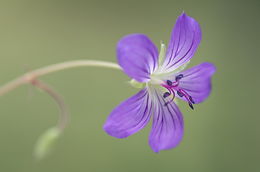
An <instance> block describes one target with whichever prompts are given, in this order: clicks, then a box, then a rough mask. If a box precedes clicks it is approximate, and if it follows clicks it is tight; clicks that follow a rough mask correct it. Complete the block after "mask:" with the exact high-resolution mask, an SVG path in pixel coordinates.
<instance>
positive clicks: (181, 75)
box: [175, 74, 183, 81]
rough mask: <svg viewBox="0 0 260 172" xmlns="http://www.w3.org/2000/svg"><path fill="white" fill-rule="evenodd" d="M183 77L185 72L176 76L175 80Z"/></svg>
mask: <svg viewBox="0 0 260 172" xmlns="http://www.w3.org/2000/svg"><path fill="white" fill-rule="evenodd" d="M181 78H183V74H179V75H177V76H176V77H175V81H179V80H180V79H181Z"/></svg>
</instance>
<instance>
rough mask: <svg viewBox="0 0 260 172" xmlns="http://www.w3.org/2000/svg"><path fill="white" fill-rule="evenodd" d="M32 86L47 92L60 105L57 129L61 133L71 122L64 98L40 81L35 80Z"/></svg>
mask: <svg viewBox="0 0 260 172" xmlns="http://www.w3.org/2000/svg"><path fill="white" fill-rule="evenodd" d="M31 84H32V85H34V86H35V87H37V88H39V89H41V90H43V91H45V92H46V93H47V94H49V95H50V96H51V97H52V98H53V100H54V101H55V102H56V103H57V104H58V106H59V109H60V116H59V120H58V124H57V128H58V129H59V130H60V131H63V130H64V128H65V127H66V125H67V123H68V120H69V111H68V108H67V106H66V104H65V103H64V101H63V99H62V97H61V96H60V95H59V94H58V93H56V92H55V91H54V90H53V89H52V88H51V87H50V86H49V85H47V84H45V83H43V82H42V81H40V80H37V79H35V80H33V81H32V82H31Z"/></svg>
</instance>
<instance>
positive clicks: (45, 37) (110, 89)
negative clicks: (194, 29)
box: [0, 0, 260, 172]
mask: <svg viewBox="0 0 260 172" xmlns="http://www.w3.org/2000/svg"><path fill="white" fill-rule="evenodd" d="M183 10H184V11H185V12H186V13H187V14H188V15H190V16H192V17H194V18H195V19H196V20H197V21H198V22H199V23H200V25H201V28H202V34H203V39H202V42H201V45H200V47H199V49H198V51H197V53H196V55H195V57H194V59H192V62H191V63H190V65H189V67H190V66H193V65H196V64H199V63H201V62H204V61H209V62H212V63H214V64H215V65H216V66H217V73H216V74H215V75H214V77H213V91H212V94H211V96H210V97H209V98H208V100H207V101H206V102H204V103H202V104H200V105H197V106H196V107H195V110H194V111H191V110H190V108H188V107H187V104H186V103H183V102H182V103H180V108H181V110H182V112H183V114H184V117H185V125H186V127H185V136H184V139H183V141H182V143H181V144H180V145H179V146H178V147H177V148H176V149H173V150H170V151H162V152H161V153H159V154H155V153H154V152H152V151H151V149H150V148H149V146H148V134H149V129H150V126H148V127H147V128H145V129H144V130H142V131H141V132H139V133H137V134H135V135H133V136H131V137H129V138H127V139H123V140H119V139H115V138H113V137H110V136H108V135H107V134H106V133H105V132H104V131H103V129H102V126H103V123H104V122H105V120H106V118H107V116H108V115H109V113H110V112H111V110H112V109H113V108H114V107H115V106H117V105H118V104H119V103H120V102H121V101H123V100H124V99H126V98H127V97H129V96H131V95H132V94H134V93H135V92H136V91H137V90H135V89H134V88H131V87H130V86H129V85H128V84H127V81H128V80H129V78H128V77H127V76H126V75H125V74H124V73H122V72H120V71H115V70H112V69H100V68H77V69H70V70H66V71H62V72H57V73H53V74H51V75H48V76H44V77H42V79H43V80H44V81H46V82H47V83H49V84H51V85H52V86H53V87H54V88H55V89H56V90H57V91H58V92H59V93H60V94H62V95H63V97H64V99H65V101H66V103H67V104H68V105H69V107H70V112H71V122H70V125H69V127H68V128H67V129H66V131H65V133H64V135H63V136H62V137H61V138H60V139H59V140H58V142H57V144H56V146H55V149H54V150H53V152H52V154H51V155H50V156H49V157H48V158H47V159H45V160H43V161H41V162H37V161H35V159H34V158H33V156H32V150H33V147H34V144H35V142H36V140H37V138H38V136H39V135H41V134H42V133H43V132H44V131H45V130H46V129H47V128H49V127H51V126H53V125H55V123H56V120H57V114H58V110H57V107H56V104H55V103H54V102H53V101H52V99H51V98H50V97H49V96H48V95H46V94H45V93H42V92H40V91H38V90H36V89H34V88H32V87H30V86H22V87H20V88H18V89H16V90H14V91H12V92H10V93H9V94H6V95H4V96H2V97H0V101H1V102H0V114H1V115H0V139H1V142H0V171H1V172H60V171H62V172H71V171H77V172H83V171H84V172H86V171H91V172H103V171H104V172H132V171H148V172H153V171H162V172H170V171H176V172H177V171H178V172H202V171H203V172H209V171H212V172H219V171H229V172H230V171H236V172H238V171H239V172H240V171H241V172H244V171H250V172H255V171H259V170H260V165H259V160H260V135H259V130H260V125H259V123H260V114H259V108H258V107H259V105H258V103H259V96H260V95H259V90H258V88H259V86H260V82H259V69H258V67H259V62H260V60H259V55H260V53H259V48H260V47H259V40H260V36H259V35H260V34H259V30H260V22H259V10H260V1H258V0H255V1H249V0H248V1H227V0H226V1H206V0H205V1H201V0H200V1H193V0H190V1H185V0H170V1H163V0H162V1H151V0H150V1H141V0H139V1H133V0H132V1H115V0H110V1H76V0H73V1H72V0H71V1H67V0H44V1H40V0H39V1H37V0H34V1H32V0H31V1H30V0H17V1H13V0H10V1H7V0H6V1H3V0H1V1H0V23H1V24H0V58H1V63H0V83H2V84H4V83H5V82H7V81H9V80H11V79H13V78H15V77H17V76H19V75H21V74H22V73H24V72H25V71H28V70H31V69H35V68H37V67H42V66H45V65H48V64H52V63H57V62H62V61H67V60H76V59H98V60H105V61H112V62H116V57H115V45H116V43H117V41H118V40H119V39H120V38H121V37H122V36H124V35H126V34H130V33H134V32H139V33H145V34H147V35H148V36H149V37H150V38H151V39H152V40H153V41H154V42H155V43H156V44H157V46H159V43H160V41H161V40H164V41H165V42H167V41H168V40H169V36H170V32H171V30H172V26H173V24H174V23H175V20H176V18H177V16H179V15H180V14H181V12H182V11H183ZM257 106H258V107H257Z"/></svg>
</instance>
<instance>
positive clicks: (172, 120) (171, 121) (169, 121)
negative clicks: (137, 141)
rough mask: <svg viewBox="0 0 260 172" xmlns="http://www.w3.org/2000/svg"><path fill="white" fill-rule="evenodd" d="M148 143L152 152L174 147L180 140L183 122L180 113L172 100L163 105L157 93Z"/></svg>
mask: <svg viewBox="0 0 260 172" xmlns="http://www.w3.org/2000/svg"><path fill="white" fill-rule="evenodd" d="M156 94H157V98H158V100H157V101H158V102H157V103H156V105H155V110H154V116H153V126H152V131H151V133H150V136H149V144H150V146H151V148H152V149H153V151H154V152H159V151H160V150H166V149H171V148H174V147H176V146H177V145H178V144H179V143H180V141H181V140H182V136H183V130H184V124H183V117H182V114H181V112H180V110H179V108H178V107H177V105H176V104H175V103H174V102H171V103H169V104H167V106H165V105H164V104H165V100H164V99H163V98H162V96H161V95H160V94H158V93H156Z"/></svg>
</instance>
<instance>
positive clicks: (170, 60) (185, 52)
mask: <svg viewBox="0 0 260 172" xmlns="http://www.w3.org/2000/svg"><path fill="white" fill-rule="evenodd" d="M200 40H201V30H200V26H199V24H198V22H196V20H194V19H193V18H191V17H189V16H187V15H186V14H185V13H183V14H182V15H181V16H179V17H178V19H177V21H176V24H175V26H174V28H173V31H172V35H171V40H170V42H169V46H168V49H167V53H166V57H165V61H164V63H163V66H162V69H163V71H164V72H170V71H173V70H175V69H177V68H178V67H179V66H181V65H183V64H184V63H186V62H188V61H189V60H190V59H191V58H192V56H193V55H194V53H195V52H196V49H197V47H198V46H199V43H200Z"/></svg>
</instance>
